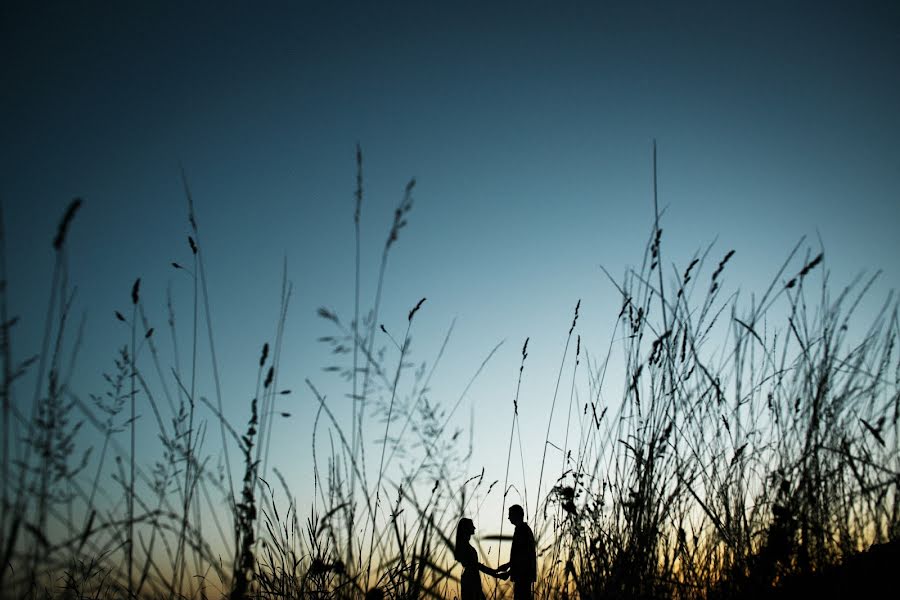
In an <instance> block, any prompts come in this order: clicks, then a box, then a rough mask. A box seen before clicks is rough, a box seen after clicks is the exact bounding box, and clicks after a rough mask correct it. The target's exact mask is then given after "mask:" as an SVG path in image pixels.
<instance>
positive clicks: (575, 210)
mask: <svg viewBox="0 0 900 600" xmlns="http://www.w3.org/2000/svg"><path fill="white" fill-rule="evenodd" d="M182 4H183V3H171V4H170V3H164V2H161V3H145V4H142V5H141V6H140V7H135V6H134V5H129V6H127V7H125V6H124V5H120V4H117V3H108V4H103V3H86V4H67V3H59V4H52V3H51V4H41V5H40V6H37V5H35V4H34V3H8V4H5V5H4V7H3V8H2V18H0V55H2V56H4V57H5V60H4V64H3V69H2V71H0V89H2V90H3V91H2V92H0V114H2V123H0V127H2V139H3V140H4V142H3V144H2V145H0V164H2V169H3V170H2V177H0V201H2V204H3V211H4V221H5V224H6V235H7V252H8V262H9V267H8V268H9V277H8V278H9V294H10V302H11V312H13V313H14V314H19V315H21V317H22V319H23V322H22V323H21V325H19V326H17V331H16V332H15V337H14V340H13V344H14V352H15V353H16V355H17V356H19V357H25V356H28V355H30V354H33V353H35V352H36V351H37V350H38V349H39V341H40V331H41V327H42V324H43V321H42V319H43V316H42V315H43V311H44V307H45V306H46V297H47V288H48V285H49V279H50V270H51V267H52V260H53V255H52V249H51V245H50V241H51V239H52V236H53V233H54V232H55V227H56V222H57V220H58V218H59V215H61V214H62V211H63V210H64V208H65V206H66V204H67V203H68V201H69V200H70V198H72V197H73V196H76V195H77V196H81V197H83V198H84V199H85V205H84V207H83V210H82V211H81V212H80V214H79V215H78V216H77V219H76V222H75V224H74V226H73V227H72V231H71V236H70V243H71V246H70V259H71V269H72V278H73V281H74V282H75V283H77V284H78V286H79V296H78V303H77V310H78V311H79V312H81V311H85V312H86V314H87V328H86V336H85V339H84V344H83V346H82V349H81V353H80V357H79V363H78V364H79V365H80V368H79V371H78V375H77V377H76V379H75V381H74V382H73V387H74V388H75V389H76V391H77V392H78V393H80V394H83V395H85V396H86V395H87V394H88V393H90V392H98V391H100V390H101V389H102V386H103V383H102V379H101V377H100V374H101V372H102V371H104V370H108V369H109V368H111V363H112V359H113V357H114V353H115V349H116V347H118V346H120V345H121V344H123V343H125V342H126V341H127V331H126V329H125V328H124V327H122V326H121V324H119V323H117V322H116V321H115V319H114V318H113V311H114V310H122V311H123V312H124V310H125V309H127V308H128V303H129V291H130V288H131V283H132V282H133V280H134V279H135V277H141V278H142V282H143V283H142V288H143V299H144V302H145V304H146V306H147V309H148V313H149V315H150V318H151V321H152V322H153V324H154V325H156V326H157V327H158V328H159V329H160V330H162V329H164V323H165V290H166V286H167V285H168V284H169V282H171V285H172V289H173V292H174V294H175V298H176V304H177V307H176V308H177V310H179V322H180V324H181V327H182V328H184V330H183V331H181V333H180V335H181V336H182V337H181V340H180V343H181V344H182V349H184V348H186V346H185V344H187V343H188V340H189V338H188V335H189V332H188V330H187V329H186V327H187V324H188V323H189V313H190V304H189V302H190V291H191V283H190V280H189V278H187V277H186V276H184V273H179V272H175V271H173V269H172V268H171V267H170V264H169V263H170V262H171V261H179V262H186V261H188V259H189V249H188V247H187V243H186V236H187V234H188V233H189V229H188V225H187V219H186V208H185V202H184V195H183V192H182V188H181V182H180V171H179V169H180V165H183V167H184V169H185V172H186V173H187V176H188V178H189V180H190V183H191V186H192V190H193V193H194V197H195V202H196V209H197V215H198V219H199V221H200V227H201V243H202V244H203V248H204V251H205V256H206V260H207V267H208V277H209V285H210V295H211V298H212V306H211V311H212V316H213V322H214V325H215V327H216V340H217V352H218V356H219V360H220V364H221V365H222V368H223V372H224V375H223V383H224V385H225V389H226V414H228V415H229V416H230V417H231V418H232V419H233V420H234V421H235V422H243V421H244V419H245V418H246V416H245V415H246V413H247V409H248V405H247V400H248V399H249V397H250V396H252V394H253V385H254V382H255V361H256V360H257V359H258V356H259V348H260V346H261V345H262V343H263V342H265V341H272V338H273V335H274V321H275V317H276V312H277V307H278V292H279V287H280V274H281V267H282V260H283V259H285V258H286V259H287V263H288V274H289V278H290V279H291V280H292V281H293V283H294V286H295V288H294V297H293V301H292V307H291V311H290V314H289V317H288V323H287V330H286V339H285V352H284V355H283V357H282V371H281V374H280V386H281V387H286V388H291V389H293V390H295V394H294V395H293V396H291V397H289V399H286V400H285V403H286V405H285V406H286V410H290V411H291V412H292V413H294V417H293V418H292V419H290V420H286V421H282V422H279V423H278V425H276V429H275V433H274V439H273V444H275V446H273V452H274V454H275V455H278V456H281V457H284V460H283V462H282V463H281V464H280V465H279V466H280V467H281V468H282V470H284V471H285V473H286V474H287V475H288V477H289V479H290V480H291V482H292V483H293V484H295V485H296V490H297V494H298V496H301V497H302V496H303V495H304V494H305V493H307V492H308V488H305V487H304V486H305V485H306V483H305V482H307V481H308V477H309V456H308V455H309V449H308V441H307V440H308V437H309V434H310V430H311V425H310V423H311V416H312V414H313V411H314V407H315V404H314V401H313V399H312V398H311V396H310V395H309V393H307V392H306V391H305V386H304V384H303V381H304V379H305V378H307V377H309V378H311V379H313V380H314V381H316V382H317V384H319V385H320V386H321V387H322V389H325V390H330V391H331V392H333V396H330V398H334V402H335V407H336V410H337V412H338V414H341V415H343V416H344V417H347V414H348V411H347V410H346V409H347V405H346V403H344V404H343V405H342V404H341V400H340V395H341V394H342V393H344V392H345V391H346V390H345V389H343V388H341V387H340V386H339V385H337V380H336V379H335V378H334V376H332V375H329V374H326V373H323V372H322V371H321V367H323V366H327V365H328V364H330V362H331V357H329V356H328V355H327V354H325V352H324V350H323V347H322V346H321V345H320V344H317V343H316V341H315V340H316V338H317V337H319V336H322V335H327V334H330V333H331V331H330V329H329V328H328V326H327V323H324V322H322V321H321V320H320V319H317V318H316V317H315V310H316V308H317V307H319V306H329V307H332V308H334V309H335V310H337V311H338V312H339V313H340V314H341V315H342V316H345V317H349V315H350V314H351V312H352V307H353V297H352V282H353V223H352V215H353V191H354V181H355V179H354V177H355V163H354V147H355V144H356V143H357V142H359V143H360V144H361V145H362V147H363V152H364V157H365V164H364V176H365V199H364V203H363V248H364V256H363V269H364V277H363V286H364V295H363V298H364V302H367V300H366V298H371V297H372V296H373V294H374V278H375V273H376V271H377V266H378V260H379V256H380V250H381V246H382V244H383V241H384V238H385V236H386V235H387V231H388V229H389V227H390V221H391V218H392V212H393V209H394V206H395V205H396V203H397V202H398V201H399V200H400V197H401V195H402V192H403V187H404V185H405V184H406V182H407V181H408V180H409V178H410V177H413V176H415V177H416V179H417V186H416V188H415V194H414V195H415V205H414V208H413V210H412V213H411V214H410V218H409V221H410V223H409V226H408V227H407V228H405V229H404V230H403V231H402V232H401V234H400V240H399V242H398V244H397V245H396V247H395V248H394V249H393V251H392V257H391V262H390V264H389V268H388V273H387V279H386V288H385V298H384V303H383V307H382V313H381V314H382V318H381V319H380V320H381V321H382V322H383V323H384V324H385V326H386V328H388V329H389V330H390V331H392V332H393V333H394V334H395V335H402V328H403V327H404V326H405V321H406V314H407V311H408V310H409V309H410V308H411V307H412V306H413V305H414V304H415V303H416V302H417V301H418V300H419V299H420V298H421V297H427V298H428V300H427V302H426V304H425V305H424V306H423V309H422V311H421V312H420V315H419V317H417V319H418V321H417V323H416V325H415V330H414V332H413V336H414V346H413V348H414V352H415V353H416V354H415V358H417V359H420V360H430V359H431V357H433V356H434V354H435V353H436V352H437V348H438V347H439V345H440V342H441V340H442V336H443V332H445V331H446V329H447V328H448V327H449V325H450V323H451V322H452V321H453V319H456V329H455V333H454V337H453V339H452V340H451V343H450V345H449V347H448V350H447V353H446V355H445V359H444V362H443V363H442V364H441V367H440V369H439V371H438V373H437V374H436V375H435V380H434V386H433V387H434V392H433V397H434V398H433V399H434V400H435V401H441V402H449V403H452V402H454V401H455V400H456V398H457V397H458V395H459V394H460V393H461V391H462V389H463V388H464V387H465V383H466V382H467V380H468V377H470V376H471V374H472V373H474V371H475V370H476V369H477V367H478V365H479V364H480V362H481V360H482V359H483V357H484V356H485V355H486V354H487V353H488V352H489V351H490V349H491V348H492V347H493V346H494V345H495V344H496V343H498V342H500V341H501V340H506V343H505V344H504V345H503V346H502V347H501V350H500V351H499V352H498V354H497V355H496V356H495V358H494V359H493V360H492V361H491V363H490V364H489V366H488V368H487V369H486V370H485V372H484V373H483V376H482V377H481V379H479V381H478V383H477V384H476V386H475V387H474V388H473V390H472V391H471V393H470V396H469V399H468V400H466V402H465V404H464V409H463V410H461V412H460V419H459V424H460V425H461V426H464V427H465V426H467V420H468V415H469V413H470V408H471V407H472V406H475V407H477V413H476V414H477V419H478V423H477V424H476V426H475V439H474V444H475V456H474V457H473V459H472V464H471V471H472V472H473V474H475V473H477V472H479V471H480V468H481V466H482V465H484V466H486V468H487V469H488V471H489V472H488V474H487V475H486V477H487V478H488V479H494V478H502V475H503V467H504V465H505V450H506V441H507V439H506V435H507V433H506V431H507V429H506V428H507V423H508V422H509V421H508V420H509V410H510V403H511V398H512V394H513V393H514V391H515V383H516V381H515V377H516V374H517V369H518V361H519V351H520V349H521V344H522V341H523V340H524V339H525V338H526V337H530V338H531V345H530V349H531V351H530V356H529V364H528V367H527V370H526V379H525V383H524V387H523V393H522V398H521V406H522V412H523V434H524V435H526V436H528V437H530V438H534V439H538V440H540V439H542V438H543V435H544V429H543V428H544V427H545V426H546V418H547V412H548V411H549V408H548V407H549V400H550V397H552V393H553V386H554V384H555V380H556V370H557V369H558V367H559V360H560V357H561V355H562V348H563V344H564V342H565V334H566V332H567V330H568V326H569V324H570V321H571V315H572V310H573V307H574V305H575V302H576V301H577V300H578V299H581V300H582V309H581V313H582V320H581V321H580V324H581V328H580V329H579V331H580V332H581V334H582V335H583V337H584V341H585V345H586V346H587V347H588V348H589V349H591V351H593V352H594V353H595V354H600V353H601V352H602V351H604V350H605V348H606V347H607V345H608V343H609V335H610V332H611V329H612V325H613V323H614V319H615V315H616V313H617V311H618V307H619V299H618V298H617V297H616V294H615V290H614V288H613V286H611V285H610V284H609V283H608V281H606V280H605V278H604V276H603V275H602V272H601V270H600V269H599V265H603V266H605V267H606V268H607V269H609V270H610V271H611V272H612V273H613V274H615V275H620V274H621V273H623V272H624V270H625V269H626V268H627V267H628V266H629V265H635V264H638V263H639V261H640V259H641V256H642V251H643V248H644V243H645V240H646V237H647V235H648V234H649V232H650V228H651V226H652V216H653V211H652V206H653V205H652V165H651V148H652V142H653V140H654V139H656V140H657V141H658V145H659V170H658V175H659V199H660V205H661V207H663V208H664V209H665V214H664V217H663V223H662V226H663V228H664V252H665V257H666V260H667V261H668V262H670V263H674V264H675V265H676V267H678V268H679V269H682V268H683V267H684V266H685V265H686V263H687V262H688V261H689V260H690V258H691V256H692V255H693V253H694V252H695V251H696V250H698V249H700V248H702V247H705V246H706V245H707V244H709V243H711V242H713V241H714V240H715V241H716V246H715V250H714V251H713V254H712V255H713V256H719V255H722V254H724V253H725V252H726V251H727V250H729V249H732V248H733V249H735V250H736V254H735V258H734V259H733V261H732V262H731V263H730V267H729V268H730V271H729V275H730V279H729V280H728V281H729V285H730V286H731V291H734V290H736V289H738V288H740V289H741V290H742V293H747V294H748V295H749V293H750V292H752V291H754V290H757V291H758V290H762V289H764V287H765V285H766V284H767V283H768V281H769V279H770V278H771V277H772V276H773V275H774V273H775V272H776V270H777V269H778V267H779V266H780V264H781V261H782V260H783V259H784V257H785V256H786V254H787V252H788V251H789V250H790V249H791V248H792V247H793V246H794V244H795V243H796V242H797V241H798V240H799V239H800V238H801V236H804V235H806V236H808V238H807V240H808V241H807V243H806V244H805V246H804V248H805V247H810V248H811V249H812V250H813V252H818V249H819V237H821V240H822V242H823V244H824V248H825V251H826V257H827V267H828V269H829V270H830V273H831V280H832V282H833V285H834V286H835V287H839V286H841V285H843V284H845V283H846V282H849V281H850V280H851V279H852V277H853V276H854V275H856V274H857V273H858V272H860V271H867V272H874V271H875V270H878V269H882V270H883V276H882V278H881V283H880V284H879V286H877V287H876V288H875V290H874V292H873V294H874V295H875V297H876V299H881V298H883V297H884V294H885V293H886V291H887V290H889V289H895V288H896V287H897V285H898V283H900V268H898V265H897V262H896V258H895V257H896V256H897V255H898V249H900V248H898V245H900V244H898V241H897V240H898V238H897V233H896V224H897V223H898V221H900V219H898V217H900V201H898V195H897V194H898V192H897V190H900V147H898V144H897V140H898V139H900V112H898V111H897V109H896V107H897V106H900V78H898V77H897V72H898V67H900V64H898V63H900V34H898V33H897V32H898V31H900V27H898V26H900V9H898V7H897V4H896V3H889V2H885V3H878V2H862V3H850V2H846V3H820V2H816V3H811V2H810V3H803V2H746V3H719V2H708V3H669V2H659V3H657V2H641V3H634V2H629V3H619V4H611V3H604V2H592V3H586V2H564V3H550V2H524V3H483V2H477V3H464V2H446V3H438V2H427V3H426V2H417V3H381V2H377V3H376V2H369V3H350V2H290V3H287V2H286V3H267V4H265V5H264V6H260V5H258V4H256V3H253V4H251V3H249V2H233V3H225V4H222V3H218V4H216V5H213V4H206V3H191V5H190V6H183V5H182ZM670 270H671V269H670ZM875 303H876V304H877V302H875ZM160 343H161V344H162V342H160ZM204 356H206V355H205V350H204ZM210 385H211V383H210V381H209V379H208V377H207V378H206V379H204V380H203V383H202V384H201V389H202V392H201V393H204V394H210V393H211V388H210ZM563 387H565V386H563ZM27 397H29V395H28V393H27V392H25V391H23V392H22V393H21V398H20V401H23V402H24V401H25V400H24V398H27ZM347 418H348V417H347ZM557 418H558V417H557ZM146 421H149V419H146V420H145V422H146ZM498 422H499V423H502V424H503V426H502V427H500V429H501V430H502V432H501V434H499V435H498V434H496V432H495V429H496V428H495V427H494V424H495V423H498ZM147 425H148V427H149V425H150V423H147ZM378 435H380V433H379V431H378V430H373V431H371V432H370V439H374V438H375V437H377V436H378ZM153 440H154V438H153V437H152V430H151V429H149V428H148V429H147V430H146V432H145V442H146V444H147V446H146V448H147V453H148V456H153V457H154V458H155V454H154V453H156V452H158V449H156V447H155V446H153V443H154V442H153ZM298 440H299V441H298ZM209 444H210V445H209V446H208V447H207V449H208V451H209V452H210V453H215V451H216V449H215V447H214V446H213V445H212V444H213V443H212V442H209ZM373 447H377V446H373ZM288 457H289V458H288ZM496 518H499V509H498V512H497V515H496V516H495V515H494V514H493V513H491V514H490V515H486V516H485V517H484V520H485V521H486V522H485V524H484V525H483V526H480V529H484V530H488V529H491V526H492V524H491V521H492V520H495V519H496Z"/></svg>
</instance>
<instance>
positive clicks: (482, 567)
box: [478, 563, 497, 577]
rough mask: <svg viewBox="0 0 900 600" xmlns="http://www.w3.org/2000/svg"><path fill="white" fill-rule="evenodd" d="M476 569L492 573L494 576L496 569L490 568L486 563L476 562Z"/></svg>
mask: <svg viewBox="0 0 900 600" xmlns="http://www.w3.org/2000/svg"><path fill="white" fill-rule="evenodd" d="M478 570H479V571H481V572H482V573H487V574H488V575H493V576H494V577H496V576H497V570H496V569H492V568H491V567H489V566H487V565H483V564H481V563H478Z"/></svg>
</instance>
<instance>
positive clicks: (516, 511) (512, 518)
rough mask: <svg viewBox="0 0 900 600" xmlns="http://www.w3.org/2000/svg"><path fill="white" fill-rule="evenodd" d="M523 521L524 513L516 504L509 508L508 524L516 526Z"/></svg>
mask: <svg viewBox="0 0 900 600" xmlns="http://www.w3.org/2000/svg"><path fill="white" fill-rule="evenodd" d="M524 520H525V511H524V510H523V509H522V507H521V506H519V505H518V504H513V505H512V506H510V507H509V522H510V523H512V524H513V525H518V524H519V523H522V522H523V521H524Z"/></svg>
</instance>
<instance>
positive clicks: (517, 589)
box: [453, 504, 537, 600]
mask: <svg viewBox="0 0 900 600" xmlns="http://www.w3.org/2000/svg"><path fill="white" fill-rule="evenodd" d="M509 522H510V523H512V524H513V525H515V526H516V531H515V533H513V540H512V548H511V549H510V551H509V562H507V563H505V564H502V565H500V566H499V567H498V568H496V569H492V568H490V567H488V566H487V565H483V564H481V563H480V562H478V553H477V552H475V548H473V547H472V546H471V545H470V544H469V538H471V537H472V534H473V533H475V524H474V523H472V519H466V518H462V519H460V520H459V525H457V526H456V547H455V548H454V549H453V555H454V556H455V557H456V560H458V561H459V562H460V563H461V564H462V566H463V573H462V577H461V578H460V580H459V584H460V591H459V596H460V599H459V600H484V592H482V591H481V576H480V575H479V574H478V572H479V571H481V572H482V573H487V574H488V575H491V576H493V577H496V578H497V579H512V581H513V597H514V598H515V600H531V585H532V584H533V583H534V581H535V580H536V579H537V558H536V553H535V548H534V534H533V533H532V532H531V528H530V527H529V526H528V524H527V523H526V522H525V511H524V510H522V507H521V506H519V505H518V504H513V505H512V506H510V507H509Z"/></svg>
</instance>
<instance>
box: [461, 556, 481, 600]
mask: <svg viewBox="0 0 900 600" xmlns="http://www.w3.org/2000/svg"><path fill="white" fill-rule="evenodd" d="M461 558H462V560H461V561H460V562H461V563H462V565H463V572H462V577H460V579H459V587H460V590H459V596H460V598H459V600H484V592H482V591H481V573H479V572H478V553H477V552H475V548H473V547H472V546H469V545H468V544H467V545H466V546H465V548H463V556H462V557H461Z"/></svg>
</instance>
